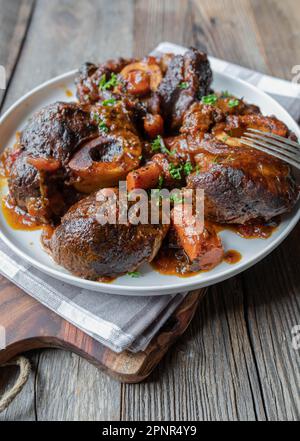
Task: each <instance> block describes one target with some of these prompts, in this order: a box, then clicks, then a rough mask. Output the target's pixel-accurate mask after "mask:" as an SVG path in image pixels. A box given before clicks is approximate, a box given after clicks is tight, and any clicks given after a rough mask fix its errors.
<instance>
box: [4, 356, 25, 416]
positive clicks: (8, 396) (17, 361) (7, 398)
mask: <svg viewBox="0 0 300 441" xmlns="http://www.w3.org/2000/svg"><path fill="white" fill-rule="evenodd" d="M6 366H19V368H20V374H19V377H18V378H17V380H16V382H15V384H14V385H13V387H12V388H11V389H10V390H8V391H7V392H5V394H4V395H3V396H2V397H1V398H0V413H1V412H3V411H4V410H5V409H7V408H8V406H9V405H10V403H11V402H12V401H13V400H14V399H15V398H16V396H17V395H18V394H19V393H20V392H21V390H22V389H23V387H24V386H25V384H26V383H27V381H28V378H29V375H30V372H31V366H30V362H29V360H28V359H27V358H25V357H17V358H14V359H12V360H11V361H9V362H8V363H5V364H2V365H0V367H6Z"/></svg>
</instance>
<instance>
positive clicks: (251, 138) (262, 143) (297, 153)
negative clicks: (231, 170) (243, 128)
mask: <svg viewBox="0 0 300 441" xmlns="http://www.w3.org/2000/svg"><path fill="white" fill-rule="evenodd" d="M241 142H242V143H243V144H245V145H247V146H249V147H253V148H256V149H257V150H261V151H262V152H265V153H268V154H269V155H272V156H275V157H276V158H279V159H282V160H283V161H285V162H288V163H289V164H291V165H293V166H295V167H297V168H300V145H299V144H298V143H297V142H295V141H292V140H290V139H287V138H283V137H281V136H278V135H275V134H274V133H268V132H262V131H260V130H257V129H251V128H249V129H247V132H245V133H244V135H243V136H242V138H241Z"/></svg>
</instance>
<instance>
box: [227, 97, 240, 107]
mask: <svg viewBox="0 0 300 441" xmlns="http://www.w3.org/2000/svg"><path fill="white" fill-rule="evenodd" d="M239 104H240V102H239V100H238V99H236V98H233V99H231V100H229V101H228V107H236V106H238V105H239Z"/></svg>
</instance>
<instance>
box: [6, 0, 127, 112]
mask: <svg viewBox="0 0 300 441" xmlns="http://www.w3.org/2000/svg"><path fill="white" fill-rule="evenodd" d="M132 3H133V0H122V1H121V2H120V1H118V0H110V1H106V0H100V1H98V0H87V1H84V2H76V3H74V2H70V1H68V0H63V1H59V0H52V1H51V2H44V1H43V0H38V1H37V3H36V7H35V11H34V16H33V20H32V23H31V26H30V28H29V30H28V34H27V38H26V41H25V42H24V47H23V50H22V53H21V56H20V60H19V63H18V66H17V67H16V70H15V75H14V78H13V82H12V86H11V87H10V88H9V90H8V93H7V99H6V102H5V109H7V107H9V106H10V105H11V104H12V103H13V102H14V101H15V100H16V99H18V98H20V97H21V96H22V95H23V94H24V93H26V92H28V91H29V90H31V89H32V88H33V87H35V86H37V85H38V84H40V83H42V82H44V81H46V80H48V79H50V78H52V77H54V76H56V75H58V74H61V73H64V72H67V71H69V70H71V69H75V68H78V67H79V66H80V65H81V64H82V63H84V62H85V61H94V62H97V61H101V60H105V59H107V58H111V57H115V56H119V55H123V56H128V55H131V53H132V40H133V35H132V28H133V15H132ZM45 30H47V32H45Z"/></svg>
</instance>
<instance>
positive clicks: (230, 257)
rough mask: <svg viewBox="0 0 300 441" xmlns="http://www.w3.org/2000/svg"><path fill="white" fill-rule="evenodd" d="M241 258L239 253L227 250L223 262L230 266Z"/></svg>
mask: <svg viewBox="0 0 300 441" xmlns="http://www.w3.org/2000/svg"><path fill="white" fill-rule="evenodd" d="M241 258H242V255H241V253H239V252H238V251H236V250H228V251H226V253H225V254H224V257H223V261H224V262H226V263H229V264H230V265H233V264H235V263H238V262H239V261H240V260H241Z"/></svg>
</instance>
